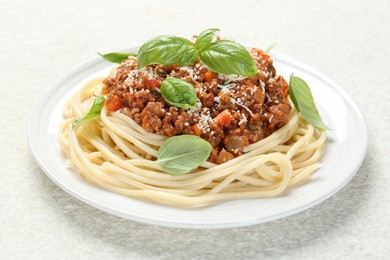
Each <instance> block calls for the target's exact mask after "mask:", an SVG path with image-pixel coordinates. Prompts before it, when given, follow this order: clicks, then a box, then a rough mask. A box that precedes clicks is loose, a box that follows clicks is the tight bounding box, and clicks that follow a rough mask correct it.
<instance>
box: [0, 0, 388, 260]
mask: <svg viewBox="0 0 390 260" xmlns="http://www.w3.org/2000/svg"><path fill="white" fill-rule="evenodd" d="M0 6H1V8H0V75H1V76H0V88H1V102H0V108H1V109H0V111H1V112H2V113H3V116H4V117H3V119H2V123H1V128H0V131H1V132H0V143H1V146H0V158H1V168H0V169H1V170H0V173H1V174H0V183H1V188H0V259H191V258H194V259H260V258H264V257H269V258H277V259H278V258H288V259H318V258H319V259H337V258H343V259H344V258H347V259H363V258H366V257H369V259H385V258H387V257H388V255H389V253H390V242H389V241H390V175H389V174H390V162H389V159H388V158H389V154H390V145H389V144H388V142H389V140H390V98H389V89H390V58H389V57H390V36H389V35H390V34H389V31H390V15H389V13H390V1H388V0H380V1H368V0H357V1H353V0H348V1H342V0H331V1H310V0H297V1H280V0H277V1H265V0H257V1H256V0H242V1H238V0H235V1H230V0H229V1H227V0H225V1H222V0H214V1H204V0H195V1H194V0H187V1H179V0H166V1H156V0H155V1H152V0H147V1H145V0H143V1H141V0H138V1H124V0H117V1H102V0H99V1H84V0H77V1H76V0H71V1H59V0H53V1H22V0H15V1H9V0H8V1H7V0H0ZM210 27H217V28H220V29H221V30H222V32H223V35H224V36H227V37H231V38H234V39H236V40H238V41H239V42H241V43H243V44H247V45H256V46H259V47H263V48H265V47H267V46H269V45H271V44H272V43H274V42H276V43H277V46H276V49H275V50H276V51H278V52H280V53H283V54H285V55H287V56H291V57H294V58H296V59H298V60H300V61H302V62H304V63H306V64H308V65H310V66H312V67H314V68H316V69H318V70H319V71H321V72H323V73H325V74H326V75H328V76H329V77H330V78H332V79H333V80H334V81H336V82H337V83H338V84H339V85H340V86H342V88H343V89H344V90H346V91H347V92H348V94H349V95H351V96H352V98H353V99H354V100H355V101H356V103H357V104H358V105H359V107H360V109H361V110H362V112H363V114H364V116H365V119H366V121H367V124H368V129H369V148H368V153H367V156H366V159H365V160H364V162H363V165H362V167H361V168H360V170H359V171H358V172H357V174H356V175H355V177H354V178H353V179H352V180H351V182H350V183H348V184H347V185H346V186H345V187H344V188H343V189H342V190H341V191H340V192H338V193H337V194H336V195H334V196H333V197H331V198H330V199H328V200H326V201H325V202H323V203H321V204H319V205H317V206H315V207H313V208H311V209H309V210H306V211H304V212H301V213H299V214H296V215H293V216H290V217H287V218H283V219H280V220H277V221H273V222H268V223H264V224H259V225H254V226H248V227H242V228H233V229H225V230H186V229H175V228H165V227H158V226H151V225H145V224H140V223H136V222H132V221H128V220H125V219H121V218H118V217H115V216H113V215H110V214H108V213H105V212H102V211H100V210H97V209H95V208H93V207H91V206H89V205H86V204H84V203H82V202H80V201H79V200H77V199H75V198H73V197H72V196H70V195H69V194H67V193H66V192H64V191H63V190H62V189H60V188H59V187H57V186H56V185H55V184H54V183H53V182H52V181H51V180H50V179H49V178H48V177H47V176H46V175H45V173H44V172H43V171H42V170H41V169H40V168H39V167H38V165H37V164H36V163H35V161H34V159H33V157H32V155H31V152H30V150H29V146H28V140H27V137H26V136H27V135H26V132H27V122H28V118H29V115H30V113H31V111H32V109H33V107H34V105H35V104H37V102H38V101H39V98H40V97H41V96H42V94H43V93H44V92H45V91H46V90H47V89H48V88H49V86H50V85H51V84H52V83H53V82H54V81H55V80H56V79H57V78H59V77H60V76H61V75H63V74H64V73H65V72H67V71H68V70H70V69H71V68H72V67H74V66H76V65H78V64H80V63H83V62H85V61H87V60H89V59H91V58H93V57H96V52H97V51H100V52H106V51H111V50H115V49H121V48H125V47H128V46H135V45H140V44H142V43H143V42H144V41H145V40H147V39H148V38H150V37H151V36H155V35H158V34H173V35H179V36H183V37H191V36H192V35H193V34H197V33H199V32H200V31H202V30H203V29H205V28H210ZM387 259H388V258H387Z"/></svg>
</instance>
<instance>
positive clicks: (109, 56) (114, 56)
mask: <svg viewBox="0 0 390 260" xmlns="http://www.w3.org/2000/svg"><path fill="white" fill-rule="evenodd" d="M98 54H99V55H100V56H101V57H102V58H103V59H105V60H107V61H109V62H114V63H121V62H122V61H124V60H126V59H127V58H129V56H137V54H134V53H120V52H110V53H106V54H101V53H99V52H98Z"/></svg>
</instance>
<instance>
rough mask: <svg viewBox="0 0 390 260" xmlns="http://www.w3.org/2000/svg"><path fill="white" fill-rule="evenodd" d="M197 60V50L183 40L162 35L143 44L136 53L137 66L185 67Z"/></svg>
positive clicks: (190, 43)
mask: <svg viewBox="0 0 390 260" xmlns="http://www.w3.org/2000/svg"><path fill="white" fill-rule="evenodd" d="M197 58H198V50H197V49H196V48H195V47H194V45H193V44H192V42H190V41H189V40H187V39H185V38H181V37H177V36H170V35H163V36H158V37H155V38H153V39H151V40H149V41H147V42H145V43H144V44H143V45H142V46H141V48H140V49H139V51H138V59H137V65H138V68H139V69H141V68H143V67H145V66H147V65H149V64H156V63H157V64H163V65H172V64H178V65H179V66H187V65H190V64H193V63H194V62H195V61H196V59H197Z"/></svg>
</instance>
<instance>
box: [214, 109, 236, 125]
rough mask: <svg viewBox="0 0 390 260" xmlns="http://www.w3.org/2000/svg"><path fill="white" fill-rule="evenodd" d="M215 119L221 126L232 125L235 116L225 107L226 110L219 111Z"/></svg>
mask: <svg viewBox="0 0 390 260" xmlns="http://www.w3.org/2000/svg"><path fill="white" fill-rule="evenodd" d="M214 120H216V121H217V122H218V124H219V125H220V126H224V125H230V124H231V123H232V120H233V116H232V114H230V112H229V110H227V109H225V110H224V111H222V112H221V113H219V114H218V115H217V116H216V117H215V118H214Z"/></svg>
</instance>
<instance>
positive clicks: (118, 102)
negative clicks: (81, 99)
mask: <svg viewBox="0 0 390 260" xmlns="http://www.w3.org/2000/svg"><path fill="white" fill-rule="evenodd" d="M123 105H124V104H123V101H122V99H121V98H120V97H118V96H117V95H109V96H107V99H106V102H104V106H105V107H106V108H107V109H108V110H111V111H117V110H118V109H121V108H122V107H123Z"/></svg>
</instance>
